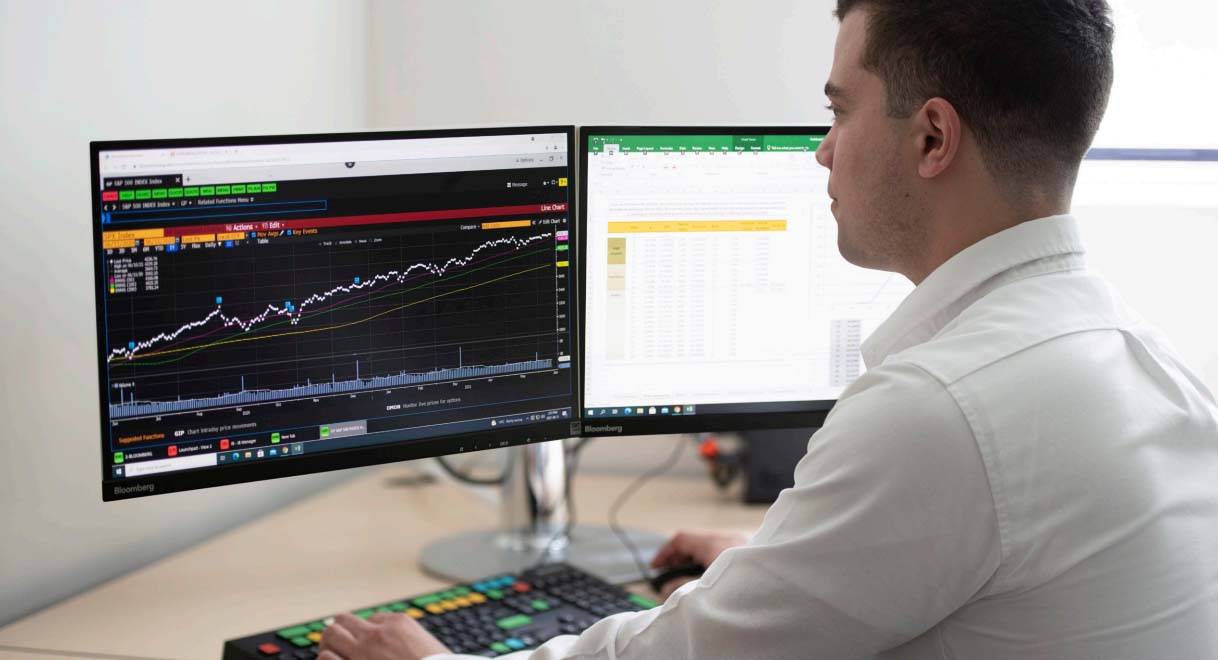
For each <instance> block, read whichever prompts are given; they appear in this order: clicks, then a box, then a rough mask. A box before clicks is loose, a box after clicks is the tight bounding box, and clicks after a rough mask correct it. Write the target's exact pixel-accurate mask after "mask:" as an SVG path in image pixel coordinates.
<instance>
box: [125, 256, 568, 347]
mask: <svg viewBox="0 0 1218 660" xmlns="http://www.w3.org/2000/svg"><path fill="white" fill-rule="evenodd" d="M551 236H552V234H551V233H549V232H546V233H543V234H535V235H533V236H530V237H528V238H526V239H523V240H522V239H519V238H517V237H515V236H507V237H503V238H498V239H494V240H490V241H486V242H485V243H483V244H482V245H479V246H478V247H477V248H475V249H474V251H473V252H471V253H470V254H469V256H467V257H465V258H463V259H458V258H455V257H454V258H450V259H449V260H448V261H446V262H445V263H444V264H442V265H436V264H432V263H416V264H412V265H410V266H409V267H407V268H405V269H404V270H401V271H398V270H391V271H389V272H387V273H381V274H377V275H374V276H373V277H372V278H371V279H367V280H362V281H361V279H360V278H359V277H356V278H355V281H354V282H353V283H352V284H342V285H339V286H336V287H334V288H333V289H330V290H329V291H326V292H323V293H318V294H313V295H311V296H309V297H308V298H307V299H305V300H304V301H302V302H301V303H300V305H299V306H297V305H295V304H293V303H292V302H291V301H290V300H289V301H285V305H283V306H282V307H281V306H278V305H276V304H274V303H270V304H268V305H267V306H266V309H265V310H264V311H263V312H262V313H260V314H258V315H257V316H254V317H253V318H250V319H248V320H243V319H241V318H238V317H236V316H226V315H225V314H224V312H223V309H222V307H221V305H222V298H220V299H218V300H217V303H216V309H215V310H214V311H212V312H211V313H210V314H208V315H207V316H206V317H204V318H202V319H200V320H198V321H192V322H190V323H187V324H185V325H183V326H182V327H180V328H178V329H177V330H175V331H173V332H170V333H160V334H158V335H156V336H155V337H152V338H151V339H147V340H143V341H133V342H131V343H129V344H128V345H127V346H125V347H121V348H114V349H111V351H110V354H109V355H108V356H107V358H106V360H107V362H110V361H113V360H115V359H125V360H130V359H131V358H132V357H133V356H134V355H135V354H136V353H137V352H139V351H141V350H144V349H148V348H152V347H154V346H156V345H157V344H158V343H160V342H166V341H173V340H175V339H177V338H178V337H179V336H180V335H182V334H183V333H186V332H189V331H190V330H194V329H196V328H200V327H203V326H206V325H207V324H208V323H211V322H212V321H213V320H215V319H217V318H219V319H220V320H221V322H222V323H223V326H222V327H224V328H228V327H232V326H238V327H240V328H241V329H242V330H243V331H249V330H250V329H251V328H252V327H254V326H256V325H258V324H260V323H262V322H263V321H266V320H267V319H268V318H271V317H273V316H286V317H287V322H289V323H291V324H292V325H296V324H298V323H300V320H301V319H302V318H303V317H304V314H305V310H306V309H307V308H309V307H310V306H312V305H316V304H318V303H321V302H324V301H326V300H328V299H330V298H331V297H333V296H336V295H338V294H340V293H351V292H353V291H360V290H363V289H368V288H375V287H377V286H379V285H380V284H382V283H385V282H389V281H391V280H397V282H398V283H399V284H400V283H402V282H405V281H407V278H409V276H410V274H411V273H413V272H414V271H416V270H422V271H424V273H425V274H431V275H435V276H437V277H443V276H444V275H445V274H446V273H447V272H448V271H449V270H450V269H452V268H460V267H463V266H467V265H469V264H470V263H472V262H474V259H475V258H476V257H477V256H478V253H479V252H482V251H483V250H486V249H491V248H495V247H499V246H502V245H512V246H513V247H514V248H515V249H517V250H520V249H524V248H526V247H529V246H530V245H533V244H535V243H537V242H538V241H543V240H545V239H548V238H550V237H551Z"/></svg>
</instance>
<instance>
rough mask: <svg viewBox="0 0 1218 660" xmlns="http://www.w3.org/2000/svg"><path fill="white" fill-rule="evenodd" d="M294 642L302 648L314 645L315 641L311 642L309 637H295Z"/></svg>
mask: <svg viewBox="0 0 1218 660" xmlns="http://www.w3.org/2000/svg"><path fill="white" fill-rule="evenodd" d="M292 644H293V645H295V646H299V647H301V648H304V647H306V646H313V642H310V641H309V640H308V638H307V637H293V638H292Z"/></svg>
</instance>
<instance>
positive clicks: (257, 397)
mask: <svg viewBox="0 0 1218 660" xmlns="http://www.w3.org/2000/svg"><path fill="white" fill-rule="evenodd" d="M553 367H554V361H553V360H550V359H538V360H528V361H524V362H512V363H508V364H498V365H488V366H472V367H465V366H461V367H455V368H450V369H438V370H435V371H430V372H427V373H421V374H411V373H399V374H394V375H390V376H375V377H372V378H359V377H358V376H357V377H356V378H355V379H353V380H344V381H338V380H331V381H330V382H326V383H306V384H304V385H297V386H295V387H289V388H283V389H269V390H253V391H251V390H246V389H245V388H244V386H243V387H242V388H241V390H240V391H237V392H232V393H226V394H220V395H217V396H213V397H200V398H194V399H182V400H179V401H157V402H141V401H138V400H136V399H135V398H134V397H132V400H130V401H128V400H126V399H123V398H120V403H116V404H111V405H110V417H111V418H114V419H119V418H131V417H144V416H149V415H167V414H172V413H181V412H190V411H195V410H203V409H207V408H217V407H225V406H240V405H252V404H257V403H270V402H274V401H284V400H290V399H301V398H310V397H320V396H330V395H334V394H349V393H352V392H363V391H369V390H380V389H389V388H394V387H403V386H409V385H424V384H434V383H438V382H446V381H456V380H464V379H468V378H486V377H492V376H506V375H510V374H519V373H526V372H532V371H545V370H549V369H552V368H553ZM357 370H358V367H357ZM242 381H243V383H244V379H242Z"/></svg>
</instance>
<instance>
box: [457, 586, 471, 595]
mask: <svg viewBox="0 0 1218 660" xmlns="http://www.w3.org/2000/svg"><path fill="white" fill-rule="evenodd" d="M453 593H454V594H456V595H458V596H468V595H469V593H470V591H469V587H457V588H456V589H453Z"/></svg>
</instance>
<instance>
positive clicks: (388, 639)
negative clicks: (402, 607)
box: [317, 613, 451, 660]
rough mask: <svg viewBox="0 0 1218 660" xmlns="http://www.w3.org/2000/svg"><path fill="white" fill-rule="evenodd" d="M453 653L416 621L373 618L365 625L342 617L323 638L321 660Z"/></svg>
mask: <svg viewBox="0 0 1218 660" xmlns="http://www.w3.org/2000/svg"><path fill="white" fill-rule="evenodd" d="M436 653H451V651H449V650H448V649H447V648H446V647H445V646H444V645H443V644H441V643H440V641H439V640H437V639H436V638H435V637H432V635H431V633H429V632H427V631H426V630H424V629H423V626H420V625H419V624H418V622H417V621H415V620H414V619H412V618H410V617H408V616H405V615H402V614H389V613H382V614H373V615H372V616H370V617H368V620H367V621H365V620H363V619H361V618H359V617H357V616H354V615H351V614H340V615H338V616H337V617H335V618H334V623H332V624H331V625H330V626H329V627H327V628H326V630H325V632H323V633H322V635H321V654H320V655H318V656H317V660H420V659H421V658H426V657H427V656H429V655H434V654H436Z"/></svg>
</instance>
